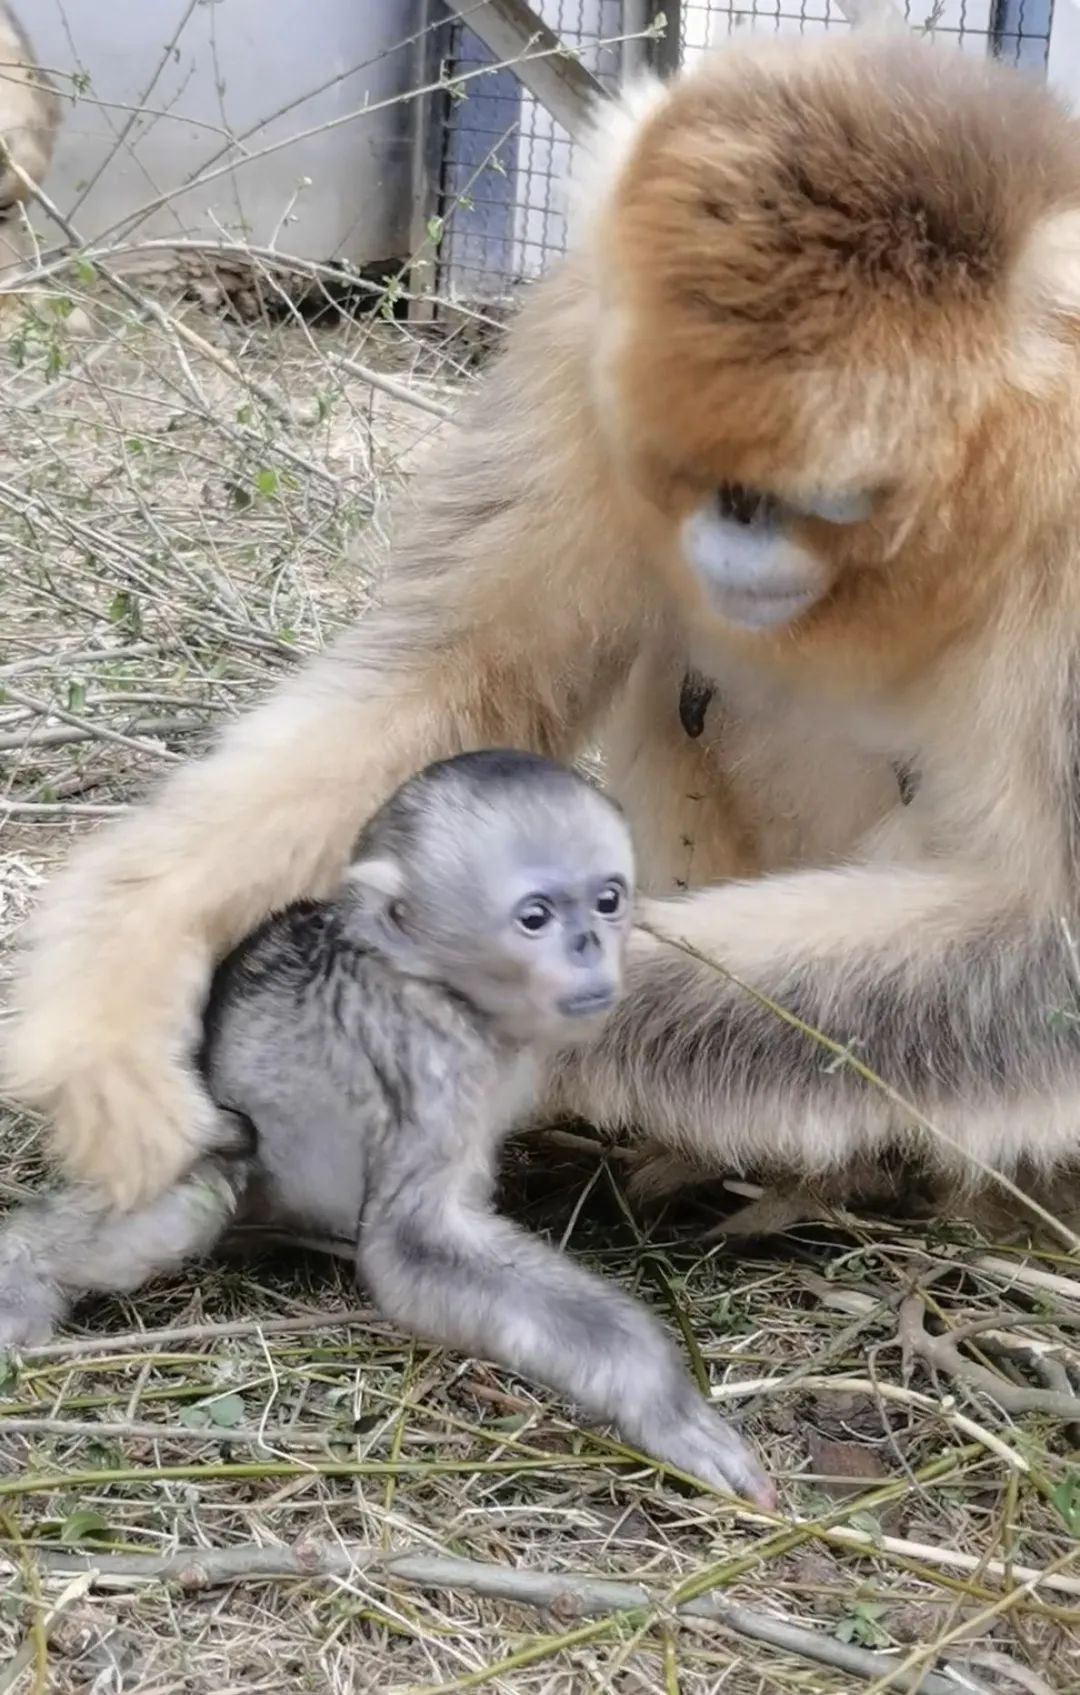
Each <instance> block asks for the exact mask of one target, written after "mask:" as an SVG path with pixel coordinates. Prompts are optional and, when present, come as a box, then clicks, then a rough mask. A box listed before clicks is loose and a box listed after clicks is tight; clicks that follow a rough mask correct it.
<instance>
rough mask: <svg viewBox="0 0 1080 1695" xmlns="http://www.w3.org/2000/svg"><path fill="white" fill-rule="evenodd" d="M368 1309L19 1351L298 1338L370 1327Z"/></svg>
mask: <svg viewBox="0 0 1080 1695" xmlns="http://www.w3.org/2000/svg"><path fill="white" fill-rule="evenodd" d="M376 1317H377V1314H376V1313H375V1311H374V1309H373V1308H371V1307H353V1308H346V1309H345V1310H343V1311H341V1312H319V1313H307V1314H305V1315H304V1316H303V1317H300V1318H270V1319H258V1318H254V1319H238V1320H235V1321H233V1320H229V1321H228V1322H227V1323H225V1324H183V1325H180V1326H179V1327H174V1328H168V1327H166V1328H165V1329H164V1330H127V1331H123V1332H121V1333H120V1334H119V1335H116V1336H75V1337H70V1338H68V1339H67V1340H65V1341H62V1342H42V1343H40V1344H39V1345H38V1346H37V1347H33V1348H20V1350H19V1358H20V1360H21V1361H22V1362H23V1364H24V1365H30V1364H31V1363H32V1362H34V1361H36V1360H59V1359H77V1358H79V1357H80V1356H84V1355H93V1354H100V1355H106V1354H115V1353H119V1352H121V1351H122V1350H126V1349H128V1348H160V1347H164V1345H165V1344H166V1343H167V1342H214V1341H217V1340H218V1339H219V1338H221V1337H223V1336H298V1335H303V1334H304V1332H305V1331H309V1330H341V1329H342V1328H344V1327H345V1326H347V1325H350V1324H370V1323H371V1322H372V1320H373V1319H374V1318H376Z"/></svg>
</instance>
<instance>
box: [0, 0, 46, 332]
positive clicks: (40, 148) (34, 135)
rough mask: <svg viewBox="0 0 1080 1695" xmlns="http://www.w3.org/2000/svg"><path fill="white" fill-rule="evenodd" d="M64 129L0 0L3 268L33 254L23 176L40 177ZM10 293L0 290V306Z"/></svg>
mask: <svg viewBox="0 0 1080 1695" xmlns="http://www.w3.org/2000/svg"><path fill="white" fill-rule="evenodd" d="M59 128H60V100H59V97H58V95H57V93H56V90H55V89H54V88H53V85H52V83H51V82H50V81H49V78H48V77H47V76H46V75H45V73H44V71H42V70H40V69H39V68H38V66H37V65H36V64H35V62H34V50H33V48H32V46H31V44H30V42H29V40H28V38H27V36H26V33H25V31H24V30H23V28H22V25H21V24H20V23H19V20H18V18H17V17H16V16H15V14H14V12H13V11H12V9H11V7H10V6H8V5H6V4H5V3H4V0H0V269H2V268H3V267H4V266H6V265H10V264H14V263H16V262H18V261H20V260H23V259H28V258H30V257H31V256H32V254H33V242H32V240H31V239H30V238H29V236H28V233H27V229H26V226H25V223H24V222H23V220H22V207H23V206H24V205H25V203H26V201H27V200H28V199H29V197H30V195H29V190H28V188H27V186H26V183H25V181H24V179H23V178H22V177H21V176H18V175H17V174H16V172H15V171H13V170H12V169H11V160H14V162H15V164H16V165H17V166H18V167H19V168H20V170H22V171H24V172H25V173H26V175H27V176H28V177H29V178H30V179H31V181H33V182H41V181H42V179H43V178H44V176H45V173H46V172H47V170H48V168H49V165H50V164H51V163H52V156H53V152H54V149H55V147H56V137H57V132H58V130H59ZM5 298H6V299H8V300H11V299H13V298H14V296H12V295H8V296H6V297H5V296H4V295H0V307H2V305H3V303H4V300H5Z"/></svg>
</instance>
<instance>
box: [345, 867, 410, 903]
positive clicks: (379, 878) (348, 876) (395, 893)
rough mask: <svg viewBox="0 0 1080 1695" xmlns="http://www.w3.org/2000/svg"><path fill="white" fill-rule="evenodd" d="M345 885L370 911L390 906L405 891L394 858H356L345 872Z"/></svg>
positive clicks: (401, 874) (401, 873) (400, 870)
mask: <svg viewBox="0 0 1080 1695" xmlns="http://www.w3.org/2000/svg"><path fill="white" fill-rule="evenodd" d="M345 887H346V888H347V889H351V890H353V891H355V893H356V894H358V895H359V897H360V899H361V901H362V902H363V904H364V906H366V907H369V908H370V909H371V910H372V911H378V910H380V909H382V908H386V907H390V906H392V905H393V903H394V902H395V901H396V900H399V899H400V898H401V896H402V894H403V893H404V892H405V876H404V873H403V871H402V869H401V866H400V865H399V864H398V862H397V860H395V859H357V860H354V862H353V864H352V865H350V866H349V868H348V870H347V871H346V873H345Z"/></svg>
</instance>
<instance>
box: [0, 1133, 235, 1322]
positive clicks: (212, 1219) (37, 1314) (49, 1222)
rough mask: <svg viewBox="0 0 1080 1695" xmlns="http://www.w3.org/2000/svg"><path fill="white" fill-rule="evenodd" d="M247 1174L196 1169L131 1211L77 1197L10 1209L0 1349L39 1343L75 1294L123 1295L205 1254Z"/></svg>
mask: <svg viewBox="0 0 1080 1695" xmlns="http://www.w3.org/2000/svg"><path fill="white" fill-rule="evenodd" d="M247 1171H248V1166H247V1162H246V1161H242V1160H228V1161H219V1160H216V1159H213V1158H210V1159H205V1160H201V1161H200V1162H199V1164H198V1165H196V1166H195V1167H194V1168H193V1169H192V1171H191V1172H190V1173H189V1174H188V1176H186V1177H184V1178H182V1179H181V1181H180V1182H179V1183H176V1184H174V1185H173V1187H172V1188H171V1189H166V1191H165V1193H164V1194H162V1195H159V1196H158V1198H157V1200H155V1201H152V1202H151V1203H150V1205H149V1206H145V1207H141V1208H139V1209H138V1210H137V1211H135V1212H117V1211H115V1210H114V1209H113V1208H112V1207H110V1206H109V1205H108V1203H107V1202H106V1201H105V1200H104V1199H103V1198H102V1197H101V1196H100V1195H99V1194H98V1193H97V1192H96V1191H95V1190H92V1189H83V1188H78V1189H74V1188H71V1189H61V1190H58V1191H57V1193H56V1194H52V1195H43V1196H42V1197H41V1198H40V1199H38V1200H32V1201H28V1202H27V1203H26V1205H25V1206H21V1207H17V1208H16V1209H15V1211H14V1212H12V1213H11V1214H10V1215H9V1217H8V1218H7V1219H6V1220H5V1221H4V1224H3V1226H2V1227H0V1347H27V1346H30V1345H31V1344H33V1343H35V1342H46V1341H48V1339H49V1337H50V1336H51V1334H52V1332H53V1330H54V1328H55V1327H56V1325H57V1324H59V1323H60V1322H61V1321H62V1320H63V1319H64V1318H65V1317H66V1315H67V1313H68V1312H69V1311H70V1309H71V1308H72V1306H74V1304H75V1302H76V1301H77V1300H78V1298H79V1296H80V1295H85V1294H90V1293H100V1294H112V1293H116V1294H123V1293H127V1292H129V1291H130V1290H132V1289H137V1288H139V1286H140V1285H141V1284H143V1283H146V1282H148V1281H149V1279H150V1278H151V1277H153V1276H155V1275H156V1274H158V1273H160V1272H164V1271H172V1270H174V1269H176V1268H177V1267H178V1266H180V1265H182V1264H184V1262H185V1261H186V1260H189V1259H194V1258H196V1257H198V1256H199V1255H201V1254H204V1253H206V1252H208V1251H209V1249H211V1248H212V1247H214V1246H215V1244H216V1243H217V1242H218V1241H220V1239H221V1237H222V1236H223V1235H224V1233H225V1230H226V1229H227V1227H228V1225H229V1223H230V1221H231V1219H232V1217H233V1214H234V1212H235V1210H236V1207H237V1203H238V1201H239V1199H240V1196H241V1194H242V1192H243V1189H244V1186H245V1184H246V1179H247Z"/></svg>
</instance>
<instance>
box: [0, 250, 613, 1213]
mask: <svg viewBox="0 0 1080 1695" xmlns="http://www.w3.org/2000/svg"><path fill="white" fill-rule="evenodd" d="M538 322H539V323H542V334H541V335H540V336H539V337H538V336H537V334H536V333H535V330H531V329H530V326H531V325H536V324H537V323H538ZM584 328H585V326H584V324H583V295H582V289H581V287H580V283H579V282H578V281H575V278H574V276H573V275H572V273H571V271H570V270H569V269H566V270H564V271H563V272H561V273H560V274H559V275H558V276H557V277H554V278H552V280H551V281H550V282H549V283H547V284H545V285H544V286H543V287H542V288H541V289H539V290H538V291H537V296H536V298H535V299H534V300H533V302H531V304H530V307H529V309H528V311H527V312H526V313H525V314H523V320H522V321H521V322H519V324H518V326H517V333H516V335H515V337H514V342H515V346H514V347H513V348H512V349H511V350H510V353H509V356H508V358H507V359H506V360H505V361H504V362H503V363H502V364H501V366H500V367H499V368H498V369H497V370H496V372H495V373H493V375H492V377H491V378H490V379H489V380H488V382H487V383H485V385H484V392H483V394H482V396H481V405H480V406H479V408H478V409H477V412H476V416H475V421H474V422H473V423H472V424H471V425H469V426H467V427H466V428H465V429H463V430H462V431H460V432H458V431H455V432H454V435H453V437H452V438H451V440H450V441H449V442H448V443H447V444H446V447H445V449H444V450H443V451H442V452H441V453H440V454H439V456H438V461H437V463H436V464H435V465H434V466H433V467H432V468H431V469H429V470H428V471H427V473H426V477H423V478H422V483H421V489H422V492H421V497H420V501H419V503H418V508H417V510H415V511H414V513H413V514H412V515H411V519H410V522H409V523H408V525H407V526H406V527H405V528H406V533H405V534H403V535H402V537H401V539H400V542H399V545H398V547H397V549H396V552H395V565H394V568H393V571H392V573H391V576H390V579H389V581H388V582H387V584H386V585H385V589H384V592H383V594H382V603H381V605H380V606H379V607H378V608H376V609H375V610H373V611H371V612H369V613H368V614H367V615H366V616H365V618H364V620H363V622H362V624H361V625H360V626H359V627H358V628H357V629H356V630H355V631H353V632H351V633H350V634H349V635H348V636H346V637H345V638H344V640H343V641H342V642H341V643H340V644H339V645H338V646H337V647H336V648H335V649H333V650H331V652H330V653H329V654H327V655H326V656H324V657H323V658H321V659H319V660H317V661H315V662H314V663H313V664H311V665H309V666H308V667H307V668H305V669H304V670H303V671H302V672H301V673H300V674H299V675H298V676H297V677H296V678H294V679H292V680H291V681H290V682H289V683H288V684H287V685H286V686H285V687H283V688H281V689H280V690H278V691H277V692H275V694H273V695H272V696H271V697H270V698H269V700H268V701H267V702H266V703H265V704H264V705H262V706H261V707H259V708H258V709H257V710H256V711H254V712H253V713H251V714H250V716H248V717H247V718H245V719H243V720H242V721H241V722H240V723H239V724H237V725H236V726H235V727H233V728H232V729H231V730H230V731H228V732H227V733H226V735H225V737H224V739H223V740H222V742H221V744H220V746H219V747H218V748H217V750H216V751H215V752H213V753H212V754H211V755H210V756H209V757H208V758H206V759H205V760H203V761H201V762H200V763H197V764H194V765H192V766H189V767H187V768H185V769H183V770H181V771H179V772H178V773H176V774H174V775H172V776H171V777H170V778H169V779H167V780H166V782H165V783H164V784H163V785H162V787H161V789H160V790H159V792H158V793H157V795H156V796H155V797H154V798H152V799H151V800H150V802H149V803H148V804H147V805H146V806H145V807H144V808H143V809H141V810H139V811H137V812H135V813H133V814H132V815H131V816H130V817H127V818H124V819H122V820H120V821H119V822H118V823H117V824H116V825H115V826H110V827H108V828H107V829H105V830H104V831H102V832H101V834H100V835H98V836H97V837H96V838H95V839H94V840H93V841H91V842H90V843H88V844H87V845H86V846H85V847H84V848H82V849H81V850H79V851H77V852H76V854H75V855H74V856H73V859H72V862H71V864H70V865H69V866H68V868H67V869H66V870H65V871H63V872H62V873H61V874H60V876H58V877H57V879H56V880H55V882H54V883H53V885H52V887H51V888H50V889H49V890H48V891H47V892H46V895H45V897H44V900H43V902H42V905H41V908H40V910H39V913H38V914H37V916H36V918H35V919H34V921H33V922H32V924H31V926H30V929H29V931H28V938H29V942H30V946H29V950H28V953H27V956H26V960H25V965H24V969H23V972H22V975H21V980H20V982H19V983H18V986H17V990H16V1013H15V1018H14V1020H13V1024H12V1027H11V1030H10V1034H9V1037H8V1040H7V1043H6V1053H5V1056H4V1057H5V1067H4V1069H5V1072H6V1083H7V1086H8V1088H9V1089H10V1090H11V1092H12V1093H14V1094H15V1095H16V1096H17V1097H20V1098H22V1099H23V1100H25V1101H27V1102H28V1103H32V1104H34V1105H36V1106H38V1107H40V1108H41V1109H43V1110H44V1111H45V1112H46V1113H47V1114H48V1115H49V1118H50V1119H51V1122H52V1147H53V1152H54V1154H55V1157H56V1158H57V1160H58V1162H59V1164H60V1165H61V1167H62V1168H63V1169H64V1170H66V1172H67V1173H68V1174H69V1175H72V1176H75V1177H80V1178H85V1179H89V1180H92V1181H94V1182H96V1183H98V1184H100V1185H101V1186H102V1187H103V1188H104V1189H105V1190H106V1191H107V1193H108V1194H109V1196H110V1197H111V1198H112V1199H113V1201H114V1202H116V1203H117V1204H119V1205H122V1206H130V1205H132V1204H134V1203H136V1202H139V1201H145V1200H147V1199H148V1198H150V1197H152V1196H153V1195H154V1194H156V1193H157V1192H159V1191H160V1190H161V1189H162V1188H163V1187H164V1186H165V1185H166V1184H167V1183H169V1182H170V1181H171V1180H172V1179H174V1178H175V1177H176V1175H177V1174H178V1173H179V1172H181V1171H182V1170H183V1169H184V1168H185V1167H186V1166H187V1165H188V1164H189V1163H190V1161H191V1159H192V1157H193V1154H194V1153H195V1152H196V1151H198V1149H199V1148H200V1147H201V1146H204V1145H205V1144H206V1141H207V1137H208V1135H209V1132H210V1129H211V1126H212V1122H213V1117H212V1111H211V1106H210V1102H209V1100H208V1098H207V1097H206V1095H205V1093H204V1091H203V1089H202V1087H201V1084H200V1083H199V1081H198V1079H197V1077H196V1075H195V1073H194V1071H193V1069H192V1066H191V1063H190V1055H191V1053H192V1051H193V1049H194V1046H195V1042H196V1040H197V1035H198V1020H199V1017H200V1014H201V1009H202V999H203V996H204V994H205V990H206V986H207V983H208V979H209V974H210V971H211V969H212V965H213V962H214V961H215V959H216V958H218V957H220V955H221V954H222V953H223V952H225V951H226V950H227V949H228V948H229V947H230V946H231V945H232V944H233V943H234V942H235V941H236V940H237V939H238V938H239V937H240V936H241V935H242V934H244V933H245V932H246V931H247V930H248V929H250V928H251V927H252V926H253V925H254V924H255V923H257V922H258V921H259V920H260V919H262V918H263V917H264V916H265V915H266V914H267V913H268V912H270V911H271V910H272V909H273V908H275V907H277V906H281V905H282V904H284V903H286V902H288V901H289V900H292V899H295V898H297V897H299V896H301V895H304V894H316V893H319V892H322V891H325V890H326V889H327V887H328V886H330V885H331V884H332V883H333V881H334V878H335V876H336V875H337V873H338V871H339V870H340V868H341V867H342V865H343V864H344V862H345V859H346V857H347V854H348V851H349V849H350V847H351V845H352V841H353V838H354V836H355V834H356V832H357V829H358V827H359V826H360V824H361V823H362V822H363V820H364V819H365V818H366V817H367V816H368V814H369V813H370V812H371V811H372V810H373V809H374V807H375V806H376V805H377V804H378V803H379V802H380V801H381V800H382V799H383V797H384V796H385V794H386V793H387V792H388V791H389V790H390V789H391V788H393V787H394V786H395V785H396V784H397V783H398V782H399V781H401V779H403V778H404V777H405V776H406V775H408V774H409V773H410V772H411V771H413V770H415V769H417V768H418V767H419V766H420V765H422V764H424V763H425V762H426V761H427V760H428V759H431V758H434V757H437V756H439V755H443V754H449V753H452V752H455V751H458V750H460V749H462V748H467V747H477V746H484V745H491V744H494V743H502V744H504V745H514V746H517V747H526V748H535V749H537V750H539V751H542V752H548V753H553V754H558V755H565V754H567V753H570V752H572V751H573V749H574V748H575V747H576V746H577V745H578V743H579V742H580V740H581V737H582V736H583V734H584V733H585V731H586V729H587V728H588V726H589V725H590V723H591V721H592V720H593V718H594V717H595V715H596V712H597V710H598V709H599V708H600V707H601V706H602V705H603V704H604V703H605V701H606V700H607V699H608V698H609V696H610V694H611V691H612V689H613V687H614V685H615V683H616V681H617V679H618V677H619V676H621V675H622V674H623V673H624V672H625V669H626V665H627V663H628V659H629V654H630V652H631V650H632V647H633V643H634V640H635V636H634V629H633V627H632V626H635V625H636V623H637V620H638V618H639V617H640V616H644V607H643V602H644V601H645V600H646V598H647V595H646V591H645V590H644V588H643V586H642V584H641V582H640V580H639V581H633V580H631V578H630V576H629V575H628V573H631V572H633V570H634V561H635V546H634V543H633V541H632V540H631V539H630V537H629V535H626V536H623V535H620V534H619V529H620V525H621V524H623V523H625V525H626V527H627V529H629V528H630V526H631V525H632V524H633V522H634V519H633V516H632V515H631V514H630V512H629V511H628V509H626V508H625V507H624V508H622V509H621V510H626V517H625V519H622V518H621V517H619V516H617V513H616V509H615V508H613V507H612V505H611V503H610V502H609V501H607V500H605V499H604V498H602V497H601V498H597V494H598V485H599V484H600V483H602V482H603V479H604V477H605V474H606V473H605V471H604V469H603V466H602V464H601V462H600V459H599V449H598V448H596V447H592V448H590V447H589V446H588V445H586V446H584V447H583V445H582V442H581V440H580V438H579V435H578V434H577V433H576V432H574V431H571V429H570V428H569V427H568V423H567V417H568V415H569V416H573V414H574V412H575V411H577V414H578V417H579V419H580V417H581V416H582V415H583V409H584V408H585V407H586V406H587V404H588V403H587V401H586V400H585V398H584V397H583V395H582V394H581V393H580V392H578V391H577V389H576V387H575V383H576V381H577V380H578V379H577V378H576V377H575V374H574V371H573V370H572V369H570V366H571V361H569V360H568V361H567V369H566V371H565V373H564V380H563V381H562V382H561V383H560V384H559V385H557V386H555V387H554V388H553V387H551V386H550V385H548V386H545V385H544V383H543V380H542V379H543V377H544V375H545V374H546V373H547V372H548V371H549V370H550V362H551V360H552V359H557V357H558V345H559V340H560V337H561V338H562V339H563V340H564V341H565V340H567V339H577V340H578V341H580V339H581V336H582V334H583V332H584ZM537 361H539V364H540V370H539V373H538V371H537V369H536V362H537ZM578 368H579V369H580V367H578ZM538 377H539V379H540V380H538ZM522 391H525V392H531V393H532V394H533V395H534V397H535V400H534V404H533V405H532V406H531V408H530V409H528V410H527V411H526V412H525V413H524V415H523V410H522V408H521V406H520V400H519V397H520V394H521V392H522ZM590 485H591V490H590ZM570 486H572V487H574V488H576V489H577V490H579V491H581V498H579V499H576V500H575V501H573V502H570V501H564V502H562V503H561V504H560V503H559V502H558V500H556V499H553V498H552V491H553V490H555V491H557V490H558V489H560V488H566V487H570ZM587 491H588V492H591V495H592V498H588V493H587ZM613 558H614V559H616V560H618V561H619V564H618V565H617V566H609V567H608V568H607V570H606V571H604V572H600V573H598V572H597V571H596V569H595V562H596V560H597V559H608V560H611V559H613ZM537 597H542V603H543V615H542V618H538V617H537V615H536V614H537Z"/></svg>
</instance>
